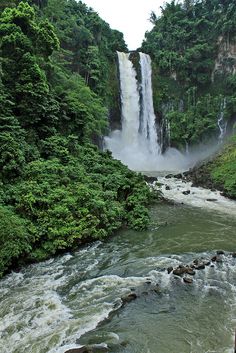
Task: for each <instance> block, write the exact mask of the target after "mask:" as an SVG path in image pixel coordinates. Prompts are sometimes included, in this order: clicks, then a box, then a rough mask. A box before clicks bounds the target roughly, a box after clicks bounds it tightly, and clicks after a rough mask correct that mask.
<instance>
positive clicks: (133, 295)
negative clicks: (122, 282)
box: [121, 293, 137, 304]
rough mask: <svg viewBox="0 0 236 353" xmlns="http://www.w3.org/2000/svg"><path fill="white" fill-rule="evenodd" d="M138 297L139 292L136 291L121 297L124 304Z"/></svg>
mask: <svg viewBox="0 0 236 353" xmlns="http://www.w3.org/2000/svg"><path fill="white" fill-rule="evenodd" d="M135 299H137V294H136V293H129V294H127V295H125V296H123V297H121V300H122V302H123V304H126V303H130V302H132V300H135Z"/></svg>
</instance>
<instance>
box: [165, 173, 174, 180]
mask: <svg viewBox="0 0 236 353" xmlns="http://www.w3.org/2000/svg"><path fill="white" fill-rule="evenodd" d="M173 177H174V175H173V174H167V175H166V176H165V178H166V179H171V178H173Z"/></svg>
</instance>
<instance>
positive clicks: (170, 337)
mask: <svg viewBox="0 0 236 353" xmlns="http://www.w3.org/2000/svg"><path fill="white" fill-rule="evenodd" d="M150 214H151V221H152V223H151V225H150V227H149V228H148V229H147V230H145V231H141V232H136V231H134V230H129V229H125V230H124V229H123V230H120V231H118V232H117V234H116V236H113V237H110V238H109V239H107V240H105V241H103V242H100V241H97V242H95V243H93V244H89V245H86V246H84V247H83V248H82V249H80V250H78V251H76V252H74V253H68V254H65V255H63V256H59V257H56V258H53V259H50V260H48V261H46V262H41V263H39V264H34V265H30V266H28V267H27V268H24V269H22V271H21V272H20V273H12V274H10V275H8V276H6V277H5V278H3V279H2V280H1V281H0V303H1V305H0V338H1V339H0V351H1V352H2V353H15V352H18V353H25V351H29V352H32V353H64V352H66V350H69V349H73V348H78V347H79V346H82V345H85V346H91V345H99V344H100V345H101V344H106V345H107V346H108V347H109V351H111V352H115V353H124V352H129V353H146V352H148V350H149V351H150V352H151V353H158V352H162V353H169V352H170V351H174V350H176V351H177V352H182V353H189V351H190V347H192V348H191V350H192V352H194V353H195V352H198V353H204V352H206V351H207V350H211V351H217V353H225V352H230V349H231V348H232V346H233V335H234V326H235V323H234V318H235V317H236V312H235V290H236V289H235V276H236V262H235V261H236V260H235V258H233V257H232V255H230V254H231V253H233V252H235V249H236V240H235V228H236V219H235V216H233V215H229V214H223V213H221V212H218V211H217V212H216V211H212V210H210V209H206V208H204V209H201V208H196V207H192V206H189V205H187V206H185V205H182V204H181V203H178V204H177V203H175V204H168V203H163V204H161V205H156V206H153V207H151V209H150ZM216 250H222V251H224V252H225V254H224V255H222V259H223V261H222V262H217V263H216V264H215V266H214V267H211V266H206V268H205V269H202V270H199V271H197V270H196V274H195V275H194V278H193V279H194V281H193V283H192V284H190V285H189V284H186V283H184V282H183V280H182V278H181V276H180V277H179V276H175V275H173V274H172V273H169V274H168V272H167V268H168V267H170V266H172V267H173V268H178V267H179V266H180V265H188V264H191V263H193V261H194V260H195V259H201V258H204V259H212V258H213V256H215V254H216ZM149 282H151V284H150V283H149ZM154 284H158V288H159V289H160V291H159V293H157V292H155V291H152V290H151V289H152V288H151V287H152V286H153V285H154ZM132 289H133V290H132ZM139 290H140V291H141V292H142V293H144V292H146V294H142V295H140V296H139V295H138V297H137V299H136V300H133V301H132V302H130V303H129V304H127V305H126V306H125V307H124V308H123V309H122V310H118V311H117V312H114V315H111V316H109V313H111V312H113V311H114V308H117V307H119V306H120V305H122V302H121V298H122V297H125V296H126V295H127V294H129V293H130V292H132V291H134V292H137V293H138V291H139ZM106 318H109V320H105V319H106ZM104 320H105V321H104ZM99 323H102V324H99ZM176 327H178V330H176ZM209 327H211V335H209ZM227 349H228V351H227ZM231 350H232V349H231Z"/></svg>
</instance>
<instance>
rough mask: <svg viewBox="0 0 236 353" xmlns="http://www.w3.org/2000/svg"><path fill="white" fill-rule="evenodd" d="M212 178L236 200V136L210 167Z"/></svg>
mask: <svg viewBox="0 0 236 353" xmlns="http://www.w3.org/2000/svg"><path fill="white" fill-rule="evenodd" d="M210 174H211V178H212V180H213V181H214V183H215V184H216V186H217V187H218V188H220V189H222V190H224V193H225V194H226V195H227V196H229V197H231V198H234V199H236V136H234V137H233V138H232V139H231V141H230V142H229V143H228V144H227V145H226V146H225V148H224V150H223V152H222V153H221V154H220V155H219V156H217V158H216V159H215V160H214V162H213V163H212V164H211V165H210Z"/></svg>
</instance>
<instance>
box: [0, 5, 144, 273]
mask: <svg viewBox="0 0 236 353" xmlns="http://www.w3.org/2000/svg"><path fill="white" fill-rule="evenodd" d="M0 10H1V16H0V36H1V41H0V46H1V68H0V245H1V251H0V275H2V274H3V273H4V272H5V271H6V270H7V269H8V268H9V267H11V266H12V265H15V264H17V263H19V262H25V261H38V260H42V259H46V258H47V257H49V256H51V255H54V254H55V253H58V252H59V251H64V250H65V249H73V248H75V247H76V246H77V245H78V244H80V243H82V242H83V241H87V240H89V239H101V238H104V237H106V236H107V235H108V234H111V233H112V232H114V230H115V229H117V228H119V227H121V226H122V225H124V224H126V225H128V226H130V227H134V228H136V229H142V228H144V227H146V225H147V222H148V213H147V209H146V205H147V202H148V200H149V198H150V192H149V189H148V187H147V186H146V184H145V182H144V180H143V177H142V176H140V175H137V174H135V173H133V172H131V171H129V170H128V168H126V167H125V166H123V165H122V164H121V163H120V162H118V161H115V160H113V159H112V157H111V155H110V153H108V152H106V153H103V152H101V151H99V149H98V148H97V147H96V145H99V143H101V136H102V134H103V133H105V132H106V131H107V130H106V129H107V126H108V118H107V117H108V112H109V111H110V110H111V106H112V102H113V101H114V100H115V99H116V95H117V87H116V86H115V84H114V83H112V84H110V83H111V82H113V81H114V75H115V74H116V72H115V51H116V50H123V51H125V50H126V45H125V43H124V40H123V36H122V34H121V33H120V32H118V31H115V30H111V29H110V27H109V25H108V24H107V23H106V22H104V21H103V20H102V19H101V18H100V17H99V16H98V15H97V13H96V12H94V11H93V10H92V9H90V8H88V7H87V6H86V5H85V4H83V3H82V2H76V1H75V0H59V1H58V0H37V1H34V0H31V1H23V2H19V1H18V0H11V1H5V2H1V5H0ZM109 87H110V88H109Z"/></svg>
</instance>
